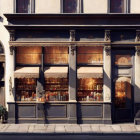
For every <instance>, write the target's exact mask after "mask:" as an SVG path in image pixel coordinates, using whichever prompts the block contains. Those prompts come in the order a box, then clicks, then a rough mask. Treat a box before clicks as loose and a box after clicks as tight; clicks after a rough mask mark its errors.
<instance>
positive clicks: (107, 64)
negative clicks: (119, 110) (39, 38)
mask: <svg viewBox="0 0 140 140" xmlns="http://www.w3.org/2000/svg"><path fill="white" fill-rule="evenodd" d="M104 41H106V42H109V43H110V42H111V37H110V30H105V38H104ZM103 55H104V59H103V60H104V66H103V69H104V80H103V81H104V85H103V91H104V105H103V109H104V111H103V117H104V123H109V124H110V123H112V118H111V107H112V103H111V45H110V44H108V45H105V46H104V50H103Z"/></svg>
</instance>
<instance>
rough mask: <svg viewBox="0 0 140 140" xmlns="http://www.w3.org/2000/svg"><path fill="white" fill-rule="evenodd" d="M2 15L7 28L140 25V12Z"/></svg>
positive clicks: (125, 26) (135, 26) (132, 26)
mask: <svg viewBox="0 0 140 140" xmlns="http://www.w3.org/2000/svg"><path fill="white" fill-rule="evenodd" d="M4 16H5V17H6V18H7V20H8V22H9V24H8V25H7V26H6V27H7V28H8V27H9V28H10V26H12V28H22V27H26V28H31V27H34V28H38V27H44V26H46V27H63V28H66V27H70V28H71V27H77V28H78V27H79V28H83V27H93V28H104V27H106V28H108V29H110V28H123V29H124V28H128V29H130V28H133V29H137V28H139V27H140V14H4ZM14 26H15V27H14ZM70 28H69V29H70Z"/></svg>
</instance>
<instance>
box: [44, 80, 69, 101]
mask: <svg viewBox="0 0 140 140" xmlns="http://www.w3.org/2000/svg"><path fill="white" fill-rule="evenodd" d="M45 100H46V101H68V79H67V78H46V79H45Z"/></svg>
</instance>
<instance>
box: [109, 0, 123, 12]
mask: <svg viewBox="0 0 140 140" xmlns="http://www.w3.org/2000/svg"><path fill="white" fill-rule="evenodd" d="M110 12H111V13H124V12H125V0H110Z"/></svg>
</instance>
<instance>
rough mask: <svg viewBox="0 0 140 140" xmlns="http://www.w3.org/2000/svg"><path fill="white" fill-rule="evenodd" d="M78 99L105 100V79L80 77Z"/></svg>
mask: <svg viewBox="0 0 140 140" xmlns="http://www.w3.org/2000/svg"><path fill="white" fill-rule="evenodd" d="M78 101H103V79H102V78H99V79H97V78H83V79H82V78H81V79H78Z"/></svg>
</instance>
